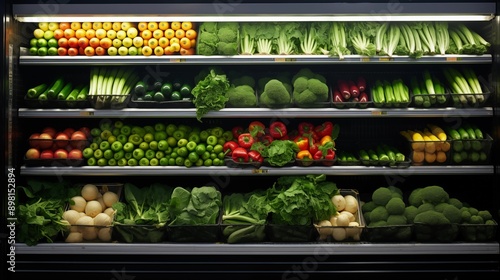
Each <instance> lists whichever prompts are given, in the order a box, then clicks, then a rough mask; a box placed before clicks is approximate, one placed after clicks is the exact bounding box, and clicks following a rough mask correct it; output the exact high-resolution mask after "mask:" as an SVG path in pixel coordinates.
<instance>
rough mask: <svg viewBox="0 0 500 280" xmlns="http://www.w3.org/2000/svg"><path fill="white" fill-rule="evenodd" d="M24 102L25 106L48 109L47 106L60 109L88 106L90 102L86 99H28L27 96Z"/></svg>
mask: <svg viewBox="0 0 500 280" xmlns="http://www.w3.org/2000/svg"><path fill="white" fill-rule="evenodd" d="M24 104H25V105H26V107H27V108H33V109H39V108H41V109H49V108H61V109H71V108H75V109H76V108H88V107H90V103H89V100H88V99H85V100H75V101H67V100H58V99H55V100H38V99H30V98H28V97H27V96H24Z"/></svg>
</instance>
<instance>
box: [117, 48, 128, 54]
mask: <svg viewBox="0 0 500 280" xmlns="http://www.w3.org/2000/svg"><path fill="white" fill-rule="evenodd" d="M118 54H119V55H122V56H123V55H127V54H128V48H127V47H124V46H121V47H119V48H118Z"/></svg>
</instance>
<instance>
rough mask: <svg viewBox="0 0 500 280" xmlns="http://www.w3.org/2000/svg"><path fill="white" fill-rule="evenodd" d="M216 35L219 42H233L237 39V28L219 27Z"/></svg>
mask: <svg viewBox="0 0 500 280" xmlns="http://www.w3.org/2000/svg"><path fill="white" fill-rule="evenodd" d="M217 37H218V38H219V41H220V42H224V43H235V42H237V41H238V30H237V29H231V28H229V27H220V28H219V31H218V32H217Z"/></svg>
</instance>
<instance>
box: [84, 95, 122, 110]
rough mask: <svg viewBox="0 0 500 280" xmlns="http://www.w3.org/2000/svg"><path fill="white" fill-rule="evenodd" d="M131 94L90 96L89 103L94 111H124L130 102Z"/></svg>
mask: <svg viewBox="0 0 500 280" xmlns="http://www.w3.org/2000/svg"><path fill="white" fill-rule="evenodd" d="M130 97H131V95H130V94H123V95H89V96H88V98H89V102H90V105H91V106H92V108H94V109H123V108H125V107H127V105H128V103H129V102H130Z"/></svg>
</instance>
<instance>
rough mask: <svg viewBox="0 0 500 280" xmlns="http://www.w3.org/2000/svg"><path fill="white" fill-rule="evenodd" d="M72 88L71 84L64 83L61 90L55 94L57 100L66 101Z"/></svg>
mask: <svg viewBox="0 0 500 280" xmlns="http://www.w3.org/2000/svg"><path fill="white" fill-rule="evenodd" d="M72 88H73V84H72V83H71V82H68V83H66V84H65V85H64V87H63V88H62V89H61V91H60V92H59V93H58V94H57V99H58V100H66V98H67V97H68V95H69V93H70V92H71V89H72Z"/></svg>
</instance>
